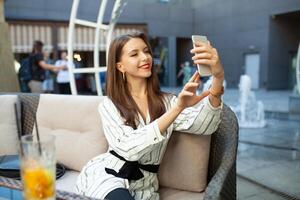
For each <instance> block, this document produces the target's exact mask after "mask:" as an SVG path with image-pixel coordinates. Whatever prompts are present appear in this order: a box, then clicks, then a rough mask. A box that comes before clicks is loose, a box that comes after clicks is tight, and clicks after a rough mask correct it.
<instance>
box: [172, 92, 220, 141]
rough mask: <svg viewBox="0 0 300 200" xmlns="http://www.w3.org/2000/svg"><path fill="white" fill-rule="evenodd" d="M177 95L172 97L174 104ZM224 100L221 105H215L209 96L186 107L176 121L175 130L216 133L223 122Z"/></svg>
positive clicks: (204, 133)
mask: <svg viewBox="0 0 300 200" xmlns="http://www.w3.org/2000/svg"><path fill="white" fill-rule="evenodd" d="M176 101H177V97H175V96H174V97H172V99H171V105H174V104H175V103H176ZM222 107H223V102H222V103H221V105H220V106H219V107H213V106H212V105H211V104H210V102H209V99H208V97H206V98H204V99H203V100H202V101H201V102H199V103H198V104H197V105H195V106H193V107H188V108H186V109H184V110H183V111H182V112H181V113H180V114H179V115H178V117H177V118H176V120H175V121H174V123H173V125H174V130H175V131H181V132H188V133H193V134H203V135H209V134H212V133H214V132H215V131H216V130H217V128H218V126H219V124H220V122H221V111H222Z"/></svg>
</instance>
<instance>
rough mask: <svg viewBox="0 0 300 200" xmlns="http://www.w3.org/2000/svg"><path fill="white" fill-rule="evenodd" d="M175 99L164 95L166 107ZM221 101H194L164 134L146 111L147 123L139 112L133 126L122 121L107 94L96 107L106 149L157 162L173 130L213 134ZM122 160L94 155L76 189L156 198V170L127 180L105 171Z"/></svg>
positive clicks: (139, 199) (100, 196) (86, 192)
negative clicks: (120, 190) (215, 103)
mask: <svg viewBox="0 0 300 200" xmlns="http://www.w3.org/2000/svg"><path fill="white" fill-rule="evenodd" d="M176 101H177V97H175V96H174V95H166V97H165V106H166V110H169V109H170V108H171V107H172V106H173V105H174V104H175V103H176ZM222 105H223V104H221V106H219V107H217V108H214V107H213V106H212V105H211V104H210V102H209V100H208V97H206V98H205V99H204V100H203V101H201V102H200V103H198V104H197V105H195V106H193V107H189V108H186V109H184V110H183V111H182V112H181V113H180V114H179V116H178V117H177V118H176V119H175V121H174V122H173V123H172V124H171V125H170V126H169V127H168V129H167V130H166V132H165V133H164V134H161V133H160V130H159V128H158V124H157V121H156V120H155V121H153V122H151V123H150V116H149V113H148V116H147V119H146V123H145V122H144V120H143V118H142V117H141V115H139V124H138V127H137V129H136V130H134V129H133V128H132V127H130V126H128V125H125V123H124V119H123V118H122V117H121V115H120V113H119V111H118V110H117V108H116V107H115V105H114V104H113V102H112V101H111V100H110V99H109V98H105V99H104V100H103V102H101V103H100V105H99V108H98V110H99V113H100V115H101V119H102V123H103V129H104V134H105V137H106V139H107V141H108V144H109V149H108V151H109V150H114V151H115V152H116V153H117V154H119V155H120V156H122V157H124V158H125V159H126V160H129V161H138V162H139V163H140V164H144V165H145V164H154V165H159V164H160V162H161V159H162V158H163V154H164V152H165V150H166V147H167V143H168V140H169V138H170V136H171V133H172V132H173V131H181V132H188V133H193V134H206V135H208V134H212V133H213V132H215V130H216V129H217V128H218V125H219V123H220V121H221V116H220V115H221V109H222ZM123 164H124V161H122V160H120V159H119V158H117V157H115V156H113V155H112V154H110V153H108V152H107V153H104V154H101V155H99V156H97V157H95V158H93V159H92V160H90V161H89V162H88V163H87V164H86V166H85V167H84V168H83V169H82V171H81V173H80V175H79V177H78V179H77V185H76V189H77V192H78V193H79V194H82V195H85V196H88V197H93V198H98V199H104V198H105V196H106V195H107V194H108V193H109V192H110V191H112V190H114V189H116V188H127V189H128V190H129V191H130V193H131V195H132V196H133V197H134V198H135V199H136V200H146V199H147V200H148V199H151V200H152V199H153V200H158V199H159V195H158V192H157V190H158V186H159V184H158V179H157V174H156V173H150V172H148V171H145V170H141V171H142V173H143V175H144V177H143V178H142V179H139V180H136V181H130V182H129V181H128V180H127V179H122V178H119V177H115V176H113V175H111V174H107V173H106V171H105V168H110V169H113V170H115V171H116V172H118V171H119V170H120V168H121V167H122V166H123Z"/></svg>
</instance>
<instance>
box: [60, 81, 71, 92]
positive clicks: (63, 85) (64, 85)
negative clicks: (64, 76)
mask: <svg viewBox="0 0 300 200" xmlns="http://www.w3.org/2000/svg"><path fill="white" fill-rule="evenodd" d="M58 91H59V94H71V88H70V83H58Z"/></svg>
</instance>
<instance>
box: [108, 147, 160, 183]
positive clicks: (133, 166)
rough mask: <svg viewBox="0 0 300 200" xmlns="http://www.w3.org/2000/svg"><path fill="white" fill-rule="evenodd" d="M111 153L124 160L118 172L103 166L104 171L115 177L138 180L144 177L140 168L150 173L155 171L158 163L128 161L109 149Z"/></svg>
mask: <svg viewBox="0 0 300 200" xmlns="http://www.w3.org/2000/svg"><path fill="white" fill-rule="evenodd" d="M109 153H111V154H112V155H114V156H116V157H117V158H119V159H120V160H123V161H125V163H124V165H123V166H122V167H121V169H120V170H119V172H116V171H115V170H113V169H109V168H105V171H106V173H108V174H112V175H114V176H116V177H120V178H124V179H128V180H129V181H131V180H139V179H141V178H143V177H144V175H143V173H142V172H141V169H142V170H145V171H148V172H151V173H157V172H158V168H159V165H142V164H140V163H138V161H128V160H126V159H125V158H123V157H122V156H120V155H119V154H117V153H116V152H115V151H109Z"/></svg>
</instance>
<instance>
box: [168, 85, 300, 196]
mask: <svg viewBox="0 0 300 200" xmlns="http://www.w3.org/2000/svg"><path fill="white" fill-rule="evenodd" d="M163 90H165V91H169V92H172V93H177V94H178V92H179V91H180V90H181V88H163ZM254 93H255V95H256V99H257V100H261V101H262V102H263V104H264V107H265V110H266V111H268V112H274V113H278V112H280V113H288V102H289V95H291V91H286V90H284V91H266V90H257V91H254ZM223 100H224V102H225V103H226V104H227V105H230V106H236V105H238V103H239V101H238V100H239V91H238V90H237V89H227V90H226V92H225V95H224V97H223ZM239 134H240V135H239V147H238V157H237V173H238V175H239V176H238V178H237V197H238V199H239V200H277V199H300V121H291V120H290V121H289V120H283V119H272V118H269V119H267V126H266V127H265V128H259V129H240V132H239ZM241 177H242V178H241Z"/></svg>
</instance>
